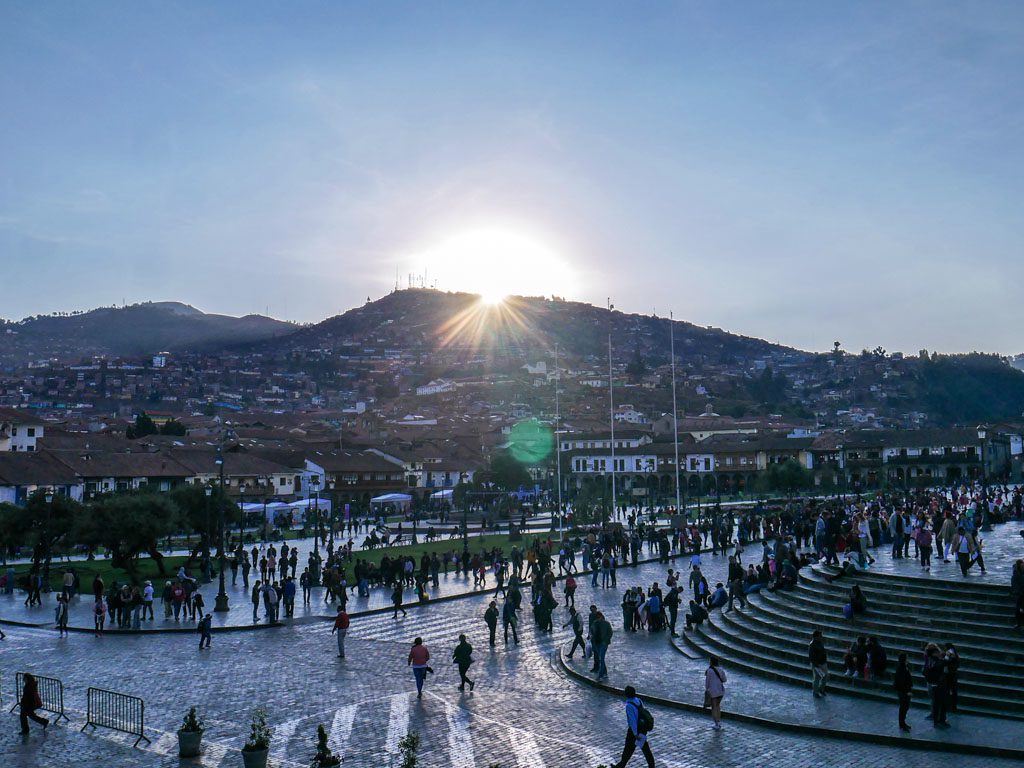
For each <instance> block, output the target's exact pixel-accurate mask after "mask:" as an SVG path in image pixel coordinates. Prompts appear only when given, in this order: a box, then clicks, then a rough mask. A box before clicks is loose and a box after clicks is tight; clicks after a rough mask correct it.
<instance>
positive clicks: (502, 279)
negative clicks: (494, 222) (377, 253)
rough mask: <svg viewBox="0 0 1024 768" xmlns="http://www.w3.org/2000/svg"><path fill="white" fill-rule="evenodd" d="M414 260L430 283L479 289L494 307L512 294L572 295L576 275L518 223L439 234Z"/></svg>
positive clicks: (482, 298) (471, 290)
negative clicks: (516, 225)
mask: <svg viewBox="0 0 1024 768" xmlns="http://www.w3.org/2000/svg"><path fill="white" fill-rule="evenodd" d="M413 264H414V265H415V268H416V269H417V270H422V272H423V273H424V274H426V275H427V277H428V281H429V284H431V285H436V286H437V287H438V288H439V289H441V290H446V291H466V292H468V293H476V294H479V296H480V301H481V303H483V304H486V305H489V306H496V305H500V304H502V303H503V302H504V301H505V299H507V298H508V297H509V296H552V295H556V296H567V295H573V294H575V292H576V283H577V279H576V275H575V273H574V270H572V269H571V267H570V266H569V264H568V262H567V261H566V259H565V258H564V257H563V256H562V254H560V253H559V252H558V251H557V250H556V249H555V248H553V247H551V246H550V245H548V244H547V243H545V242H544V240H543V239H542V238H540V237H537V236H535V235H533V234H531V233H528V232H527V231H525V230H522V229H517V228H513V227H502V226H488V227H478V228H474V229H469V230H466V231H464V232H459V233H456V234H453V235H450V236H447V237H443V238H439V239H438V240H437V241H435V242H434V243H433V244H431V245H429V246H428V247H426V248H424V249H423V250H421V251H420V252H418V253H416V254H415V255H414V257H413Z"/></svg>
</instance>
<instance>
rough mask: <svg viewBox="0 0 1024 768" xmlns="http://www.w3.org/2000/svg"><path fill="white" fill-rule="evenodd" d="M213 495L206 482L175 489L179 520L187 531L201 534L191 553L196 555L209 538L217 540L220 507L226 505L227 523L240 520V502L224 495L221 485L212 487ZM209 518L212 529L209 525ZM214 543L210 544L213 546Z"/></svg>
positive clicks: (230, 523)
mask: <svg viewBox="0 0 1024 768" xmlns="http://www.w3.org/2000/svg"><path fill="white" fill-rule="evenodd" d="M210 490H211V494H210V496H209V497H207V495H206V486H202V485H179V486H178V487H177V488H175V489H174V490H172V491H171V493H170V499H171V501H172V502H173V503H174V505H175V507H177V510H178V523H179V526H180V528H181V529H183V530H184V531H185V532H186V533H190V534H191V533H198V534H199V536H200V540H199V543H198V544H197V546H196V548H195V549H194V550H193V551H192V553H191V558H193V559H194V558H195V557H196V556H197V555H198V554H199V552H200V550H202V548H203V542H204V541H205V540H206V537H207V536H209V537H210V541H211V542H213V541H216V540H217V537H218V533H219V523H220V518H219V510H220V505H221V504H222V503H223V504H224V524H225V525H226V526H231V525H234V524H235V523H236V522H238V520H239V519H240V518H239V516H240V514H241V510H239V508H238V505H237V504H235V503H234V502H233V501H231V499H229V498H228V497H227V494H222V493H221V490H220V487H219V486H212V487H211V488H210ZM207 521H209V528H207ZM212 546H213V545H212V544H211V545H210V547H211V548H212Z"/></svg>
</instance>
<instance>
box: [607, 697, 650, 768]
mask: <svg viewBox="0 0 1024 768" xmlns="http://www.w3.org/2000/svg"><path fill="white" fill-rule="evenodd" d="M625 694H626V724H627V726H628V727H627V729H626V744H625V746H624V747H623V748H622V759H620V760H619V762H617V763H615V765H614V766H612V768H626V763H628V762H629V758H631V757H632V756H633V752H634V751H635V750H636V748H637V747H638V746H639V747H640V751H641V752H643V755H644V759H645V760H646V761H647V768H654V754H653V753H652V752H651V745H650V743H649V742H648V734H649V733H650V732H651V731H653V730H654V715H652V714H651V711H650V710H649V709H647V707H645V706H644V703H643V702H642V701H640V697H639V696H637V695H636V688H634V687H633V686H632V685H627V686H626V690H625Z"/></svg>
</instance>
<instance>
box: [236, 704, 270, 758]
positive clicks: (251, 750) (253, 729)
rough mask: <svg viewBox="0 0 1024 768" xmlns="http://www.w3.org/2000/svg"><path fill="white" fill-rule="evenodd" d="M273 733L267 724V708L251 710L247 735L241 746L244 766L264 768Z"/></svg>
mask: <svg viewBox="0 0 1024 768" xmlns="http://www.w3.org/2000/svg"><path fill="white" fill-rule="evenodd" d="M272 735H273V733H272V732H271V730H270V726H269V725H267V710H265V709H263V708H262V707H261V708H259V709H255V710H253V713H252V720H251V721H250V723H249V737H248V738H247V739H246V740H245V746H244V747H242V762H244V763H245V767H246V768H264V767H265V766H266V764H267V755H268V754H269V753H270V738H271V736H272Z"/></svg>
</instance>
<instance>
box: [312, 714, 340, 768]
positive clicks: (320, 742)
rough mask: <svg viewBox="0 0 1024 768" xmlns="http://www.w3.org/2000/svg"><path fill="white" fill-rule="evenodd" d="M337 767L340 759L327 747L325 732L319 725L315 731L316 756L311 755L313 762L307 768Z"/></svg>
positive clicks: (321, 725)
mask: <svg viewBox="0 0 1024 768" xmlns="http://www.w3.org/2000/svg"><path fill="white" fill-rule="evenodd" d="M339 765H341V758H340V757H338V756H337V755H336V754H334V753H333V752H331V748H330V747H329V746H327V730H326V729H325V728H324V726H323V724H322V723H321V724H320V725H318V726H317V729H316V754H315V755H313V762H311V763H310V764H309V768H336V767H337V766H339Z"/></svg>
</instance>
